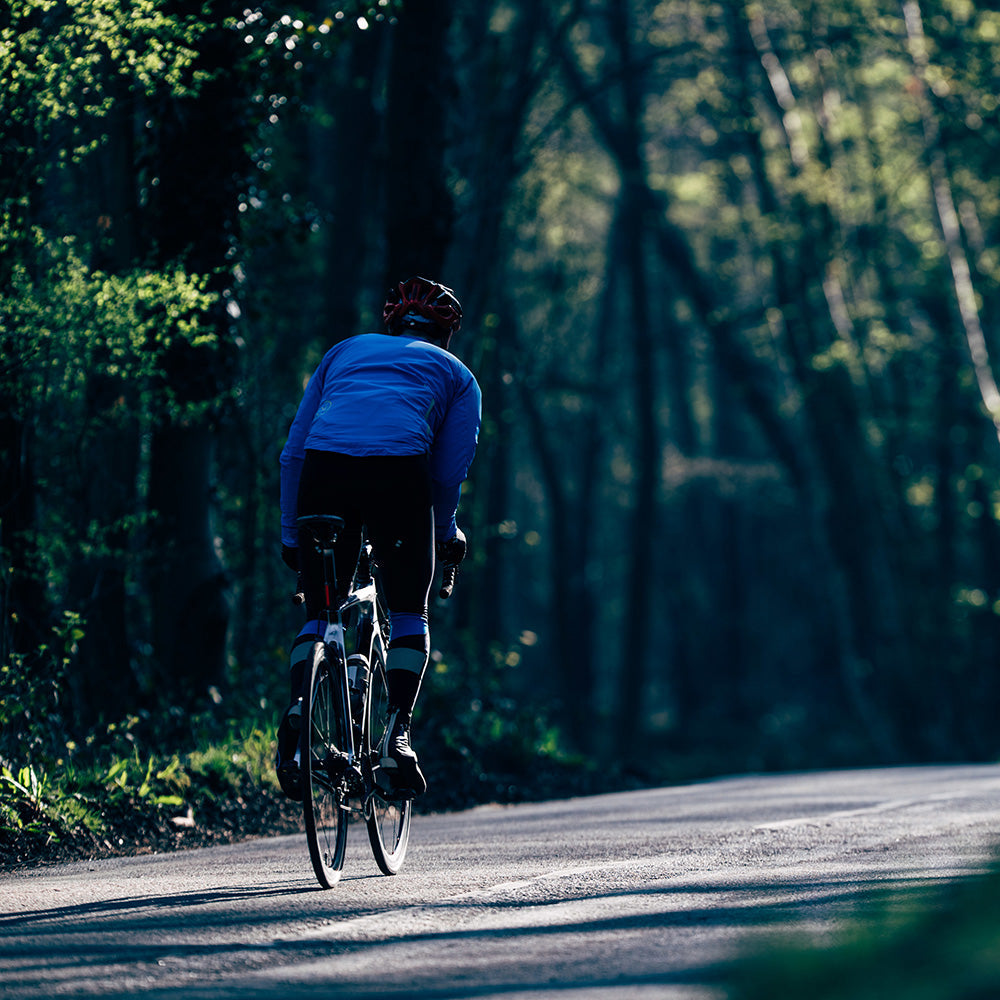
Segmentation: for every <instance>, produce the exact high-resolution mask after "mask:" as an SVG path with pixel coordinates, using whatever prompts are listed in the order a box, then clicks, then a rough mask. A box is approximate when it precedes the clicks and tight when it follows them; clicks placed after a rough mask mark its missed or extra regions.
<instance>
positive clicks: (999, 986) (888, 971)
mask: <svg viewBox="0 0 1000 1000" xmlns="http://www.w3.org/2000/svg"><path fill="white" fill-rule="evenodd" d="M729 982H730V988H729V990H728V992H727V998H728V1000H774V998H776V997H780V998H782V1000H997V998H998V997H1000V862H998V863H996V864H994V866H993V867H992V868H991V869H990V870H989V871H988V872H987V873H986V874H984V875H977V876H969V877H964V878H960V879H958V880H957V881H955V882H950V883H948V884H947V885H945V886H942V887H938V888H935V889H933V890H928V889H927V888H921V887H913V888H911V889H907V890H903V891H901V892H893V893H891V894H889V895H888V896H886V897H884V898H883V897H881V896H879V895H875V896H872V897H871V898H869V900H868V901H867V902H866V904H865V905H864V906H863V907H859V908H858V909H857V910H856V911H855V912H854V914H853V916H852V917H851V918H850V919H849V921H848V923H847V926H846V927H845V928H844V929H843V930H840V931H838V932H836V933H835V934H834V935H833V937H832V938H830V939H824V941H823V942H822V943H816V942H815V941H814V940H808V939H806V938H804V937H778V938H774V939H771V940H770V941H769V942H768V943H767V944H766V945H764V946H761V947H759V948H755V949H754V951H753V952H752V953H751V954H750V955H749V956H747V957H746V958H745V959H744V960H742V961H740V962H738V963H737V964H736V965H735V966H734V967H733V969H732V978H731V979H730V980H729Z"/></svg>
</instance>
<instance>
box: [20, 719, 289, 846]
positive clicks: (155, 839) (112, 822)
mask: <svg viewBox="0 0 1000 1000" xmlns="http://www.w3.org/2000/svg"><path fill="white" fill-rule="evenodd" d="M191 721H192V723H193V724H194V726H195V728H196V729H197V730H198V731H199V733H200V734H201V738H202V740H203V742H202V744H201V746H200V748H199V749H186V750H174V751H172V750H169V749H166V748H163V747H159V746H157V745H156V743H155V742H154V741H151V740H150V739H149V737H148V733H149V731H150V720H148V719H147V720H143V719H141V718H140V717H139V716H131V717H129V718H128V719H125V720H123V721H122V722H121V723H114V724H111V725H109V726H107V727H105V728H104V729H103V730H101V731H99V732H97V731H95V732H91V733H90V734H89V735H88V737H87V739H86V740H85V741H83V742H82V743H79V744H78V743H76V742H74V741H70V742H65V739H64V740H63V742H62V743H61V744H57V741H56V740H55V739H53V740H50V742H49V744H48V746H47V747H46V748H45V752H44V753H43V752H40V751H39V750H38V749H37V742H38V741H37V740H36V741H35V745H36V752H35V754H34V758H35V759H34V761H33V762H32V763H27V764H14V763H12V762H11V760H10V759H8V758H7V757H6V756H0V861H12V860H13V859H14V858H17V857H21V858H30V857H32V856H43V855H44V854H45V853H46V849H47V848H49V847H51V846H52V845H57V844H58V845H61V846H62V850H63V851H65V852H68V853H70V854H72V853H74V852H76V853H78V852H89V851H93V850H94V849H95V848H100V847H101V845H103V846H104V849H106V848H107V846H108V845H110V844H111V842H112V841H114V842H115V843H116V844H118V846H119V848H120V849H125V850H128V849H133V850H134V849H137V848H139V847H142V846H143V845H145V844H147V843H150V842H152V843H156V844H164V845H166V846H171V845H172V844H173V843H174V838H175V837H176V836H177V835H179V834H182V833H184V832H185V831H190V830H200V831H201V835H202V836H209V837H211V836H218V835H219V834H220V833H222V832H223V830H224V829H225V828H226V827H229V828H230V829H231V832H232V833H234V834H239V832H240V825H239V822H238V821H233V820H232V819H231V818H230V817H231V816H232V815H233V814H234V812H235V813H236V814H237V815H238V814H239V813H240V812H241V811H246V810H247V799H248V798H255V799H258V800H259V802H260V804H261V805H260V806H259V807H258V809H257V810H256V811H255V812H256V814H259V813H261V812H266V811H267V804H268V803H272V804H273V803H274V802H276V801H277V800H276V797H275V794H274V793H275V791H276V789H277V781H276V779H275V776H274V768H273V755H274V737H275V733H274V729H273V726H271V725H270V724H267V725H264V726H262V727H259V726H258V725H256V724H255V723H254V722H250V721H245V722H241V723H239V724H237V723H226V722H218V721H212V720H210V719H207V718H205V719H201V720H191ZM160 725H161V726H162V725H163V721H162V720H161V723H160ZM154 728H159V727H154ZM12 750H13V751H14V755H16V753H17V747H16V746H14V747H11V746H10V745H8V746H7V748H6V753H7V754H10V752H11V751H12ZM220 817H222V818H221V819H220ZM243 832H244V833H252V832H257V831H256V829H254V828H253V827H252V826H251V827H250V828H249V829H246V830H245V831H243Z"/></svg>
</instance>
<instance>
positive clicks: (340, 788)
mask: <svg viewBox="0 0 1000 1000" xmlns="http://www.w3.org/2000/svg"><path fill="white" fill-rule="evenodd" d="M305 704H306V715H305V719H304V720H303V729H302V742H303V745H302V748H301V751H302V752H301V759H302V761H303V765H304V771H305V773H304V775H303V796H302V803H303V806H304V808H305V825H306V840H307V841H308V843H309V857H310V859H311V860H312V865H313V870H314V871H315V872H316V878H317V879H318V880H319V884H320V885H321V886H323V888H324V889H329V888H331V887H332V886H333V885H334V884H336V882H337V881H338V880H339V879H340V873H341V871H342V869H343V867H344V853H345V851H346V849H347V811H346V807H347V801H346V799H347V754H346V752H345V751H346V748H347V747H348V746H349V741H348V740H347V739H346V738H345V733H346V732H347V730H346V728H345V718H344V714H345V713H344V708H343V702H342V697H341V693H340V683H339V678H338V677H337V675H336V674H335V673H334V672H333V671H332V670H331V669H330V664H329V661H328V660H327V657H326V653H325V650H324V647H323V643H321V642H317V643H316V645H315V648H314V649H313V658H312V674H311V678H310V683H309V697H308V698H307V699H306V700H305Z"/></svg>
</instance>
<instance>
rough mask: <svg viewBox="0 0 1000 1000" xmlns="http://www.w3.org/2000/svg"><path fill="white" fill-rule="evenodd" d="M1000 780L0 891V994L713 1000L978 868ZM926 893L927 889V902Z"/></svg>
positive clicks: (89, 869) (645, 813) (636, 815)
mask: <svg viewBox="0 0 1000 1000" xmlns="http://www.w3.org/2000/svg"><path fill="white" fill-rule="evenodd" d="M997 843H1000V767H997V766H968V767H921V768H905V769H883V770H867V771H846V772H825V773H812V774H799V775H777V776H749V777H736V778H727V779H720V780H717V781H710V782H703V783H700V784H695V785H689V786H682V787H676V788H664V789H657V790H651V791H644V792H628V793H621V794H618V795H605V796H598V797H594V798H586V799H575V800H571V801H564V802H551V803H545V804H539V805H526V806H517V807H482V808H478V809H473V810H471V811H468V812H464V813H459V814H453V815H440V816H419V817H417V818H416V819H415V821H414V827H413V836H412V838H411V847H410V854H409V856H408V858H407V862H406V865H405V867H404V869H403V871H402V872H401V874H400V875H398V876H396V877H395V878H386V877H384V876H381V875H379V874H378V871H377V869H376V867H375V864H374V862H373V861H372V859H371V855H370V851H369V848H368V843H367V837H366V835H365V831H364V829H363V827H357V828H356V829H352V831H351V843H350V845H349V848H348V858H347V864H346V869H345V877H344V879H343V880H342V881H341V883H340V884H339V885H338V886H337V887H336V888H334V889H332V890H329V891H322V890H320V889H319V888H318V886H317V884H316V883H315V880H314V878H313V875H312V870H311V868H310V866H309V860H308V856H307V853H306V847H305V841H304V838H302V837H299V836H295V837H279V838H274V839H267V840H258V841H253V842H250V843H246V844H240V845H235V846H229V847H219V848H213V849H210V850H196V851H188V852H182V853H178V854H168V855H153V856H146V857H139V858H129V859H119V860H111V861H100V862H88V863H77V864H71V865H65V866H60V867H56V868H47V869H36V870H30V871H27V872H25V873H23V874H15V875H6V876H0V997H4V998H7V997H10V998H14V997H56V996H84V995H99V996H108V997H123V996H140V997H145V998H148V1000H156V998H159V997H161V996H168V995H169V996H176V995H178V994H181V995H183V996H184V997H185V998H186V1000H197V998H203V997H204V998H208V997H211V998H241V1000H246V998H250V997H282V998H289V1000H294V998H299V997H320V996H324V997H327V996H352V997H374V996H386V995H388V996H397V997H398V996H416V995H419V996H420V997H421V998H429V1000H437V998H441V1000H443V998H465V997H468V998H474V997H499V996H503V997H504V998H505V1000H522V998H526V997H553V998H558V1000H598V998H599V1000H621V998H630V1000H631V998H644V997H650V998H651V997H656V998H668V1000H717V998H721V997H724V996H725V995H726V994H725V989H724V970H725V968H726V963H727V962H729V961H730V960H731V959H732V958H733V957H734V956H736V955H738V954H740V953H741V952H742V950H743V949H745V948H747V947H750V946H752V945H753V944H754V943H755V942H759V941H762V940H765V938H764V937H762V936H763V935H770V934H773V933H774V931H775V929H776V928H777V929H781V928H787V927H794V928H798V929H805V930H806V931H809V932H814V933H817V934H820V935H824V934H826V933H827V932H829V931H830V930H832V929H835V928H836V927H837V926H838V924H842V923H843V922H844V920H845V919H846V918H848V917H850V916H851V915H852V914H854V913H856V912H857V908H858V907H859V906H861V905H863V902H864V900H865V899H866V898H869V894H870V893H871V892H872V891H876V892H883V891H891V890H893V889H895V888H897V887H904V886H905V887H910V888H913V887H916V888H917V889H918V891H925V887H933V886H935V885H937V884H939V883H940V882H941V881H943V880H949V879H954V878H960V877H963V876H967V875H969V874H971V873H975V872H978V871H981V870H982V869H983V867H984V866H985V865H986V863H987V862H988V861H989V860H990V858H991V856H992V852H993V849H994V846H995V845H996V844H997ZM928 891H929V889H928Z"/></svg>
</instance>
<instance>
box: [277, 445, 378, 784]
mask: <svg viewBox="0 0 1000 1000" xmlns="http://www.w3.org/2000/svg"><path fill="white" fill-rule="evenodd" d="M345 460H348V456H344V455H335V454H332V453H329V452H318V451H309V452H307V453H306V459H305V462H304V463H303V467H302V476H301V480H300V486H299V498H298V511H299V514H300V515H305V514H331V513H336V514H338V516H342V517H344V518H345V527H344V531H343V532H342V534H341V540H342V542H343V544H341V543H340V542H338V545H337V560H336V563H337V565H336V570H337V581H338V584H339V588H340V590H341V591H342V593H346V591H347V588H348V587H349V586H350V583H351V578H352V577H353V575H354V566H355V565H356V564H357V554H358V551H359V550H360V546H361V521H360V518H359V516H358V515H357V513H356V509H355V508H356V504H355V503H353V502H352V501H351V500H350V499H349V498H348V496H346V490H345V489H344V487H345V485H346V484H348V483H350V482H352V481H353V480H354V478H355V477H354V476H352V475H347V474H346V472H347V470H345V469H344V468H343V465H344V463H345ZM348 508H350V510H351V514H353V516H352V517H351V519H350V520H348V515H347V512H348ZM341 511H343V512H344V513H341ZM352 553H353V555H352ZM352 559H353V562H352ZM299 564H300V571H301V573H302V583H303V588H304V592H305V598H306V623H305V624H304V625H303V626H302V628H301V629H300V631H299V634H298V636H296V638H295V641H294V642H293V644H292V649H291V653H290V655H289V674H288V677H289V706H288V709H287V710H286V712H285V714H284V716H283V717H282V720H281V724H280V725H279V727H278V754H277V762H276V770H277V775H278V783H279V784H280V785H281V789H282V791H283V792H284V793H285V794H286V795H287V796H288V797H289V798H291V799H294V800H296V801H300V800H301V799H302V779H301V774H300V770H299V762H298V759H297V756H296V752H297V750H298V748H299V731H300V725H299V723H300V720H301V712H302V696H303V694H304V688H305V683H306V681H307V680H308V670H309V667H310V665H311V662H312V652H313V646H314V644H315V643H316V642H317V641H318V640H321V639H322V638H323V634H322V631H323V630H322V625H321V623H320V620H319V616H320V613H321V612H322V610H323V608H324V607H325V595H324V592H323V563H322V557H321V556H320V554H319V553H318V552H316V550H315V547H314V546H313V544H312V541H311V539H310V538H309V537H307V536H305V535H303V536H300V538H299ZM344 581H346V583H345V582H344Z"/></svg>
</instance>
